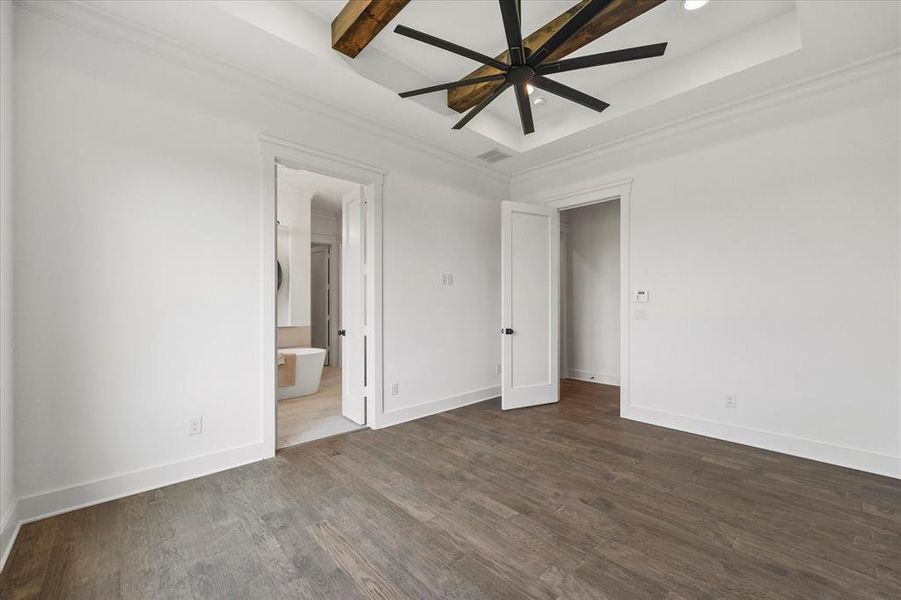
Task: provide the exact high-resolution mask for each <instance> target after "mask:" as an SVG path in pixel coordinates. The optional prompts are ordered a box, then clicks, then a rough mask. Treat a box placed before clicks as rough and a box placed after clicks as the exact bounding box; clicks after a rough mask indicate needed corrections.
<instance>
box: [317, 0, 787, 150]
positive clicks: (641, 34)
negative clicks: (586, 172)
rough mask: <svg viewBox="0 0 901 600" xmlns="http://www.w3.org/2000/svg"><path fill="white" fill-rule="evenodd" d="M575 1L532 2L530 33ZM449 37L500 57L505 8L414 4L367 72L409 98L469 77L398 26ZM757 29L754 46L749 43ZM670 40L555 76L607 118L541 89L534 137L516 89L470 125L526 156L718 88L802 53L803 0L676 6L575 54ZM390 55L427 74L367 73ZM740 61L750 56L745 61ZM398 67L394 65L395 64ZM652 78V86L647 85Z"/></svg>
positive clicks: (466, 65)
mask: <svg viewBox="0 0 901 600" xmlns="http://www.w3.org/2000/svg"><path fill="white" fill-rule="evenodd" d="M344 4H345V3H344V2H343V1H342V0H303V1H301V2H299V5H300V6H302V7H303V9H305V10H307V11H309V12H311V13H313V14H314V15H316V16H317V17H319V18H320V19H321V20H322V23H323V24H328V23H331V21H332V20H333V19H334V18H335V16H336V15H337V14H338V13H339V12H340V10H341V8H342V7H343V6H344ZM573 4H574V0H563V1H561V0H525V1H524V2H523V4H522V14H523V31H524V32H526V33H528V32H531V31H534V30H536V29H538V28H539V27H541V26H542V25H544V24H545V23H547V22H548V21H550V20H551V19H553V18H555V17H557V16H559V15H560V14H561V13H563V12H564V11H565V10H567V9H568V8H570V7H571V6H572V5H573ZM399 23H400V24H404V25H407V26H408V27H413V28H414V29H419V30H420V31H424V32H426V33H429V34H432V35H435V36H438V37H440V38H444V39H446V40H449V41H452V42H455V43H458V44H460V45H463V46H466V47H468V48H472V49H474V50H477V51H480V52H482V53H484V54H488V55H490V56H494V55H497V54H499V53H500V52H501V51H502V50H503V49H504V43H505V42H504V30H503V23H502V21H501V16H500V10H499V9H498V4H497V2H496V1H495V0H475V1H473V0H470V1H468V2H459V1H453V0H428V1H422V0H419V1H414V2H411V3H410V4H409V5H408V6H407V7H406V8H404V10H403V11H402V12H401V13H400V15H399V16H398V17H396V18H395V19H394V21H392V23H391V24H390V25H389V26H388V27H386V28H385V29H384V30H382V32H381V33H380V34H379V35H378V36H377V37H376V38H375V40H373V42H372V43H370V45H369V46H367V48H366V49H364V50H363V53H361V55H360V57H358V58H357V60H358V61H359V63H358V64H359V65H360V69H359V72H360V73H361V74H363V75H364V76H366V77H368V78H369V79H371V80H373V81H375V82H376V83H380V84H382V85H385V87H388V88H389V89H392V91H395V92H400V91H404V89H411V88H417V87H423V86H425V85H429V84H436V83H443V82H447V81H454V80H456V79H460V78H462V77H463V76H465V75H466V74H468V73H469V72H471V71H472V70H474V69H475V68H477V67H478V66H480V65H479V63H476V62H473V61H470V60H468V59H466V58H463V57H460V56H457V55H454V54H451V53H449V52H445V51H443V50H440V49H438V48H433V47H431V46H428V45H426V44H422V43H420V42H417V41H415V40H411V39H409V38H406V37H404V36H400V35H397V34H395V33H394V32H393V27H394V25H396V24H399ZM747 32H753V33H754V34H755V35H754V36H753V40H751V42H752V43H748V41H747V40H745V39H744V37H743V36H745V35H747ZM664 41H665V42H668V46H667V52H666V55H665V56H664V57H661V58H653V59H646V60H642V61H636V62H631V63H621V64H616V65H608V66H604V67H596V68H592V69H585V70H582V71H577V72H576V71H573V72H568V73H563V74H560V75H554V76H553V77H552V78H553V79H555V80H557V81H560V82H561V83H564V84H566V85H569V86H571V87H574V88H576V89H578V90H581V91H583V92H586V93H588V94H591V95H593V96H595V97H597V98H600V99H602V100H605V101H607V102H610V103H611V105H612V106H611V108H610V109H608V110H607V111H605V112H604V113H603V114H598V113H596V112H593V111H591V110H590V109H587V108H584V107H581V106H579V105H576V104H573V103H572V102H569V101H567V100H565V99H562V98H558V97H556V96H553V95H550V94H546V93H543V92H540V91H539V92H536V95H542V96H544V97H545V98H546V100H547V102H546V103H545V104H542V105H541V106H537V107H535V108H534V110H533V114H534V118H535V124H536V133H534V134H531V135H529V136H528V137H524V136H523V135H522V133H521V126H520V122H519V113H518V110H517V107H516V101H515V97H514V95H513V92H512V91H508V92H506V93H505V94H504V95H503V96H501V98H499V99H498V100H497V101H495V102H494V103H493V104H492V105H491V106H490V107H488V108H487V109H486V110H485V111H484V112H483V113H482V114H480V115H479V116H478V117H477V118H476V119H475V120H473V121H472V123H471V125H470V127H473V128H475V129H476V130H477V131H479V132H480V133H483V134H484V135H486V136H487V137H489V138H491V139H493V140H494V141H495V142H497V143H499V144H502V145H504V146H506V147H507V148H509V149H511V150H514V151H525V150H529V149H532V148H535V147H538V146H540V145H543V144H546V143H550V142H552V141H555V140H557V139H560V138H561V137H566V136H568V135H571V134H573V133H575V132H577V131H581V130H584V129H587V128H589V127H592V126H594V125H597V124H598V123H600V122H602V121H603V120H607V119H615V118H617V117H618V116H622V115H623V114H626V113H627V112H629V111H631V110H635V109H636V108H639V107H641V106H643V105H645V104H646V103H648V102H654V101H659V100H660V99H662V98H661V95H663V96H667V95H675V94H677V93H680V92H683V91H686V90H687V89H692V88H694V87H698V86H701V85H704V84H706V83H709V82H710V81H712V80H715V79H718V78H721V77H725V76H728V75H732V74H733V73H735V72H737V71H740V70H743V69H746V68H749V67H752V66H754V65H757V64H760V63H761V62H765V61H767V60H771V59H773V58H776V57H778V56H780V55H782V54H785V53H787V52H791V51H794V50H797V49H798V48H800V36H799V31H798V23H797V18H796V3H795V0H730V1H728V2H726V1H722V0H721V1H719V2H717V1H714V2H711V3H710V4H708V5H707V6H705V7H704V8H703V9H701V10H695V11H686V10H684V9H683V8H682V6H681V2H666V3H664V4H662V5H660V6H658V7H656V8H654V9H652V10H651V11H649V12H647V13H645V14H644V15H642V16H640V17H638V18H637V19H634V20H632V21H631V22H629V23H627V24H626V25H624V26H622V27H620V28H618V29H615V30H614V31H612V32H611V33H609V34H607V35H605V36H603V37H602V38H600V39H598V40H595V41H594V42H592V43H590V44H588V45H587V46H585V47H583V48H581V49H580V50H578V51H576V52H575V53H573V54H572V55H571V56H582V55H586V54H594V53H596V52H605V51H608V50H617V49H621V48H629V47H632V46H642V45H646V44H652V43H658V42H664ZM708 50H709V51H710V52H715V53H717V54H719V55H724V56H728V57H729V60H728V61H723V62H721V63H711V61H710V60H709V56H708V55H706V54H705V51H708ZM373 52H381V53H383V54H384V55H386V56H389V57H392V58H394V59H395V60H396V61H397V62H399V63H402V64H404V65H405V66H406V67H408V68H409V69H411V70H413V71H415V72H416V74H418V75H419V76H420V77H417V78H415V79H414V78H413V77H409V78H408V80H407V81H405V82H404V83H406V87H405V88H404V87H401V88H397V89H395V87H392V84H394V86H396V85H397V83H396V78H397V73H387V72H384V71H378V70H374V69H367V68H365V67H366V65H363V64H362V63H363V61H362V60H361V57H362V58H365V54H367V53H373ZM736 55H740V56H736ZM673 65H678V68H679V70H680V71H685V70H688V71H690V76H687V77H686V78H685V79H684V80H683V81H682V82H679V83H681V85H680V84H679V83H677V84H676V85H670V86H668V87H667V88H666V89H663V88H661V87H660V86H659V85H655V84H653V83H651V84H650V85H651V86H652V87H654V88H655V89H653V90H648V89H643V90H642V93H641V94H639V95H635V94H630V93H629V90H628V89H627V88H629V87H630V86H631V87H632V88H635V87H641V88H647V87H649V85H648V82H653V81H654V80H659V76H660V72H661V71H662V70H666V69H670V68H672V66H673ZM386 66H388V67H389V68H390V65H386ZM642 79H644V80H645V82H644V83H645V85H641V83H642V82H641V81H640V80H642ZM446 97H447V96H446V94H445V93H443V92H436V93H433V94H430V95H428V96H421V97H418V98H416V99H411V100H408V102H418V103H419V104H421V105H423V106H426V107H428V108H430V109H432V110H433V111H435V112H436V113H438V114H442V115H451V116H454V117H455V118H459V117H457V116H456V113H454V112H453V111H451V110H449V109H448V108H447V106H446Z"/></svg>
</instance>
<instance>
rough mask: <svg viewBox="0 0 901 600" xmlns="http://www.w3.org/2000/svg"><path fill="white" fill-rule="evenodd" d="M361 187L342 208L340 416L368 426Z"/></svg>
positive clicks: (350, 195) (363, 226)
mask: <svg viewBox="0 0 901 600" xmlns="http://www.w3.org/2000/svg"><path fill="white" fill-rule="evenodd" d="M364 198H365V197H364V192H363V188H362V186H361V187H360V188H358V189H355V190H353V191H351V192H348V193H347V194H345V195H344V202H343V205H342V207H341V217H342V219H341V234H342V238H343V239H342V242H343V251H342V254H341V329H340V332H343V333H341V335H342V336H343V337H342V343H341V414H343V415H344V416H345V417H347V418H348V419H350V420H351V421H354V422H355V423H359V424H360V425H365V423H366V397H365V384H366V371H365V355H366V329H365V328H366V320H365V314H366V310H365V308H366V307H365V305H364V302H363V292H364V290H365V289H366V288H365V279H364V277H365V264H366V254H365V252H366V250H365V248H366V243H365V242H366V240H365V238H364V236H365V231H366V227H365V223H366V202H365V199H364Z"/></svg>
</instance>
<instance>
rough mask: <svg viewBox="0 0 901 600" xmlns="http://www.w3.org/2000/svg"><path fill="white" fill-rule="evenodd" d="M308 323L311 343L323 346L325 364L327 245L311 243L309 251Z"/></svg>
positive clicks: (326, 345)
mask: <svg viewBox="0 0 901 600" xmlns="http://www.w3.org/2000/svg"><path fill="white" fill-rule="evenodd" d="M310 253H311V257H310V291H311V297H310V324H311V325H312V332H311V334H312V345H313V347H314V348H324V349H325V350H326V353H325V364H326V365H328V364H330V361H329V359H330V358H331V357H330V356H329V354H330V353H329V350H330V348H329V346H330V345H331V344H329V331H330V324H329V303H328V300H329V247H328V246H327V245H320V244H313V246H312V249H311V251H310Z"/></svg>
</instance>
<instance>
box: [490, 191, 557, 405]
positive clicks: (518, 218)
mask: <svg viewBox="0 0 901 600" xmlns="http://www.w3.org/2000/svg"><path fill="white" fill-rule="evenodd" d="M501 210H502V217H501V244H502V249H501V279H502V284H501V286H502V292H501V296H502V308H501V316H502V319H503V322H502V324H501V327H502V329H501V334H502V339H503V349H502V360H503V372H504V375H503V379H504V381H503V395H502V397H501V407H502V408H503V409H504V410H507V409H511V408H522V407H525V406H536V405H538V404H548V403H550V402H557V400H558V399H559V396H560V360H559V355H560V338H559V328H560V217H559V215H558V213H557V209H555V208H547V207H544V206H536V205H533V204H522V203H519V202H504V203H503V205H502V208H501Z"/></svg>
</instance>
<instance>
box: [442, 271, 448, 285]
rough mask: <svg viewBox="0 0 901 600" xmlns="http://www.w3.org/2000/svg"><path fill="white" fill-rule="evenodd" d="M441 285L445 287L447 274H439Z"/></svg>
mask: <svg viewBox="0 0 901 600" xmlns="http://www.w3.org/2000/svg"><path fill="white" fill-rule="evenodd" d="M441 285H447V273H442V274H441Z"/></svg>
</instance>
